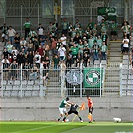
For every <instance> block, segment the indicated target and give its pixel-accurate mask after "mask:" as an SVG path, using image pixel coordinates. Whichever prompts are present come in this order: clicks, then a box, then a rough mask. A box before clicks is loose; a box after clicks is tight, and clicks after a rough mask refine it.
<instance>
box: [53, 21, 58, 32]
mask: <svg viewBox="0 0 133 133" xmlns="http://www.w3.org/2000/svg"><path fill="white" fill-rule="evenodd" d="M53 26H54V29H55V32H56V34H58V22H57V20H56V19H54V22H53Z"/></svg>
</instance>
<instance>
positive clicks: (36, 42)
mask: <svg viewBox="0 0 133 133" xmlns="http://www.w3.org/2000/svg"><path fill="white" fill-rule="evenodd" d="M33 45H34V51H37V50H38V48H39V41H38V39H37V37H35V38H34V42H33Z"/></svg>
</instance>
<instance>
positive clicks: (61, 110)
mask: <svg viewBox="0 0 133 133" xmlns="http://www.w3.org/2000/svg"><path fill="white" fill-rule="evenodd" d="M59 111H60V114H62V115H63V114H64V113H67V110H66V108H59Z"/></svg>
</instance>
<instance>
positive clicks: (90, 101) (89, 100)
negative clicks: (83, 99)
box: [88, 99, 93, 108]
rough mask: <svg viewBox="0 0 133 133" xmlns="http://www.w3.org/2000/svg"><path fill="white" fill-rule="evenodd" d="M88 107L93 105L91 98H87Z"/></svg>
mask: <svg viewBox="0 0 133 133" xmlns="http://www.w3.org/2000/svg"><path fill="white" fill-rule="evenodd" d="M88 107H89V108H91V107H93V101H92V100H91V99H88Z"/></svg>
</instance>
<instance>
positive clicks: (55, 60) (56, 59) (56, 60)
mask: <svg viewBox="0 0 133 133" xmlns="http://www.w3.org/2000/svg"><path fill="white" fill-rule="evenodd" d="M59 61H60V59H59V57H58V56H57V55H55V56H54V58H53V62H54V69H55V70H56V69H58V66H59Z"/></svg>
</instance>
